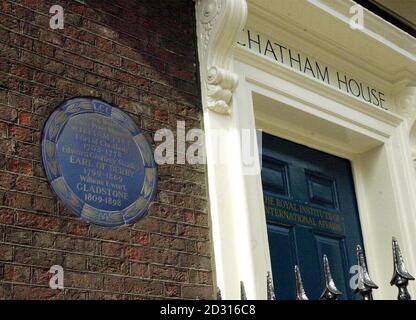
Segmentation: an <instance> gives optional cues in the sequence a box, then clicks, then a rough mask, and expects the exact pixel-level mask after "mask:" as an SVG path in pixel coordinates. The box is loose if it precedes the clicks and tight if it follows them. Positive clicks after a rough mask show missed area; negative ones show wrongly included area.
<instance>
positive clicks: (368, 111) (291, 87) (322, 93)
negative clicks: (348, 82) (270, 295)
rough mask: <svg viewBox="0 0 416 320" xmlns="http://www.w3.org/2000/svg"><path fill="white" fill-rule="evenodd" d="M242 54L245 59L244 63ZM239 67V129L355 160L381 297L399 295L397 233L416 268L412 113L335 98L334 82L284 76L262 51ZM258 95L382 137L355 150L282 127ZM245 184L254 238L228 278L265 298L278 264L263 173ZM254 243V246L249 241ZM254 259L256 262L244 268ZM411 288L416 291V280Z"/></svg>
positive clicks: (243, 230)
mask: <svg viewBox="0 0 416 320" xmlns="http://www.w3.org/2000/svg"><path fill="white" fill-rule="evenodd" d="M242 56H244V57H243V58H244V62H241V60H242V59H241V58H242ZM249 63H250V64H249ZM234 70H236V71H237V74H238V77H239V80H240V84H239V86H238V88H237V90H236V92H235V97H236V100H237V103H236V105H237V106H238V107H237V108H236V110H235V115H234V114H233V117H234V116H235V121H236V122H235V123H234V125H235V127H236V128H239V129H243V128H249V129H259V128H258V126H261V127H262V129H264V130H265V131H266V132H268V133H271V134H274V135H277V136H279V137H281V138H284V139H287V140H291V141H293V142H295V143H300V144H303V145H306V146H308V147H311V148H314V149H317V150H320V151H323V152H327V153H330V154H333V155H336V156H339V157H343V158H346V159H349V160H350V161H351V163H352V171H353V179H354V185H355V190H356V197H357V204H358V211H359V215H360V222H361V229H362V234H363V241H364V246H365V250H366V254H367V261H368V268H369V270H370V272H371V275H372V277H373V278H374V281H376V282H377V284H378V285H379V287H380V288H379V289H378V290H376V291H375V294H374V296H375V298H379V299H395V298H396V295H397V292H396V289H395V288H394V287H391V286H390V285H389V281H390V277H391V275H392V267H391V266H392V254H391V248H390V243H391V237H392V236H396V237H397V238H398V239H399V242H400V243H401V245H402V248H403V251H404V252H405V257H406V263H407V266H408V268H409V269H410V270H416V263H415V262H416V260H415V255H414V254H413V250H412V245H411V244H412V242H411V241H412V234H416V224H415V223H414V221H416V216H415V213H416V198H415V197H413V196H412V195H413V194H416V193H415V192H416V185H415V181H414V180H415V179H414V178H415V172H414V169H413V166H412V158H411V154H410V146H409V140H408V138H407V135H406V132H407V128H406V126H405V122H404V119H403V118H401V117H400V116H398V115H396V114H393V113H392V112H389V111H385V110H379V109H377V108H373V107H369V106H368V105H365V104H363V103H361V102H358V101H355V99H353V98H351V97H348V96H345V95H340V94H337V95H333V94H331V96H329V97H328V92H327V88H325V87H323V86H317V85H316V84H314V83H310V81H311V80H309V79H294V78H297V77H298V75H296V74H294V73H288V74H285V76H282V70H281V67H279V66H276V67H271V66H270V64H264V63H263V61H262V60H260V59H258V58H256V57H250V59H249V61H248V59H247V56H246V53H245V52H242V51H240V52H239V51H238V50H237V51H236V54H235V60H234ZM266 70H267V72H266ZM289 78H290V79H289ZM289 80H290V81H289ZM311 87H313V91H312V90H310V88H311ZM331 93H332V92H331ZM256 95H257V96H259V95H260V96H261V97H266V98H267V99H271V100H272V101H274V102H275V103H276V105H279V104H284V105H286V106H289V107H290V108H293V110H296V112H302V113H305V114H309V115H312V116H314V117H316V118H317V119H320V121H322V124H325V123H331V124H335V125H336V126H339V127H340V128H342V129H343V130H345V131H346V132H349V133H353V134H354V135H356V137H362V138H363V139H368V140H369V141H374V143H375V145H373V146H372V147H371V148H369V149H368V150H361V149H359V150H355V149H354V144H351V145H349V146H348V147H347V148H345V147H342V146H341V147H340V145H336V144H332V145H331V144H330V143H329V142H328V141H324V140H318V139H314V138H311V137H310V136H307V135H304V134H302V133H300V132H299V131H298V130H297V129H298V128H291V123H288V122H286V123H285V125H286V126H282V125H281V124H278V122H274V121H273V119H276V118H277V117H276V116H278V112H277V111H276V110H274V109H272V108H269V113H267V114H263V115H260V114H259V113H258V112H257V110H258V105H256V103H255V101H254V96H256ZM291 129H292V130H291ZM341 143H342V142H341ZM360 148H362V146H360ZM346 149H349V150H346ZM236 178H237V177H236ZM240 180H241V178H240ZM242 182H243V185H242V186H241V190H243V193H242V194H240V199H241V196H244V198H245V199H246V201H245V205H244V208H245V209H246V210H242V211H240V213H239V222H240V223H239V229H240V232H239V233H238V234H239V237H240V239H241V238H245V239H246V241H239V242H238V243H236V244H235V250H236V256H235V258H236V259H235V260H236V261H235V264H234V275H231V274H228V275H226V277H227V281H237V282H238V281H239V280H244V282H245V284H246V289H247V294H248V295H251V296H250V297H249V298H257V299H264V298H265V293H266V290H265V289H266V288H265V280H264V279H265V274H266V273H267V272H268V271H270V270H271V265H270V255H269V252H268V250H269V248H268V240H267V227H266V219H265V214H264V204H263V196H262V186H261V176H260V172H259V173H258V174H256V175H250V176H244V177H243V178H242ZM259 190H261V192H259ZM380 216H381V217H382V218H383V221H382V222H380V221H379V219H380ZM229 227H231V226H229ZM222 236H224V235H222ZM247 239H248V240H247ZM247 241H249V242H248V244H249V246H247V245H245V244H246V243H247ZM214 242H215V238H214ZM248 261H249V264H248V265H249V266H250V268H247V267H246V268H241V265H247V262H248ZM237 270H238V271H237ZM236 271H237V272H236ZM223 276H224V277H225V275H223ZM237 277H240V278H239V279H237ZM230 278H231V279H230ZM409 290H410V292H411V293H412V294H414V293H415V290H414V288H413V286H412V285H410V286H409Z"/></svg>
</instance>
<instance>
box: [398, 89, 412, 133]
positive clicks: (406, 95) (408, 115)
mask: <svg viewBox="0 0 416 320" xmlns="http://www.w3.org/2000/svg"><path fill="white" fill-rule="evenodd" d="M396 110H397V113H399V114H400V115H401V116H402V117H404V118H405V119H406V120H408V121H409V122H410V125H413V123H414V122H415V120H416V86H406V87H404V88H402V89H401V90H400V91H399V92H398V93H397V94H396Z"/></svg>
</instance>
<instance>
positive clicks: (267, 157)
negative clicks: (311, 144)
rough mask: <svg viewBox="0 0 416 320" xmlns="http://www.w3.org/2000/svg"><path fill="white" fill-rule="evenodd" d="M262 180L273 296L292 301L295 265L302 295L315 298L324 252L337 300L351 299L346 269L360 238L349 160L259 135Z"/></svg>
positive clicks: (319, 288)
mask: <svg viewBox="0 0 416 320" xmlns="http://www.w3.org/2000/svg"><path fill="white" fill-rule="evenodd" d="M262 181H263V193H264V204H265V210H266V219H267V224H268V236H269V246H270V256H271V262H272V271H273V281H274V282H275V283H274V285H275V290H276V296H277V297H278V298H280V299H293V298H294V297H295V291H294V290H295V284H294V276H293V267H294V265H295V264H299V265H300V268H301V272H302V278H303V280H304V285H305V290H306V293H307V294H308V296H309V298H310V299H318V298H319V296H320V294H321V292H322V289H323V287H324V276H323V266H322V256H323V254H326V255H327V256H328V259H329V263H330V267H331V271H332V275H333V277H334V280H335V283H336V285H337V287H338V289H339V290H341V291H342V292H343V295H342V296H341V299H354V298H355V297H354V295H353V293H352V290H351V289H350V288H349V278H350V274H349V267H350V266H351V265H353V264H355V263H356V262H355V246H356V245H357V244H360V245H362V237H361V229H360V222H359V216H358V210H357V205H356V200H355V191H354V183H353V180H352V173H351V165H350V162H349V161H348V160H346V159H342V158H339V157H335V156H332V155H329V154H326V153H323V152H320V151H317V150H314V149H310V148H308V147H305V146H302V145H299V144H295V143H293V142H290V141H287V140H284V139H280V138H277V137H274V136H271V135H268V134H263V163H262Z"/></svg>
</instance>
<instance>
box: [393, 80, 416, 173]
mask: <svg viewBox="0 0 416 320" xmlns="http://www.w3.org/2000/svg"><path fill="white" fill-rule="evenodd" d="M396 111H397V113H398V114H400V115H401V116H402V117H403V118H405V119H406V121H407V124H408V128H409V142H410V148H411V154H412V158H413V162H414V165H415V169H416V86H414V85H408V86H405V87H403V88H402V89H401V90H399V91H398V92H397V94H396Z"/></svg>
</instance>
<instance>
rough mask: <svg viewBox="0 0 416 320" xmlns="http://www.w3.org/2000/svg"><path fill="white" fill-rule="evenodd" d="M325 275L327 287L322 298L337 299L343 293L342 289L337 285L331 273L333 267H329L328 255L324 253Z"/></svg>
mask: <svg viewBox="0 0 416 320" xmlns="http://www.w3.org/2000/svg"><path fill="white" fill-rule="evenodd" d="M323 261H324V275H325V288H324V290H323V292H322V294H321V297H320V298H319V299H320V300H337V299H338V296H340V295H341V294H342V292H341V291H339V290H338V289H337V287H336V286H335V282H334V279H333V278H332V275H331V269H330V268H329V262H328V257H327V256H326V255H325V254H324V258H323Z"/></svg>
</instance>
